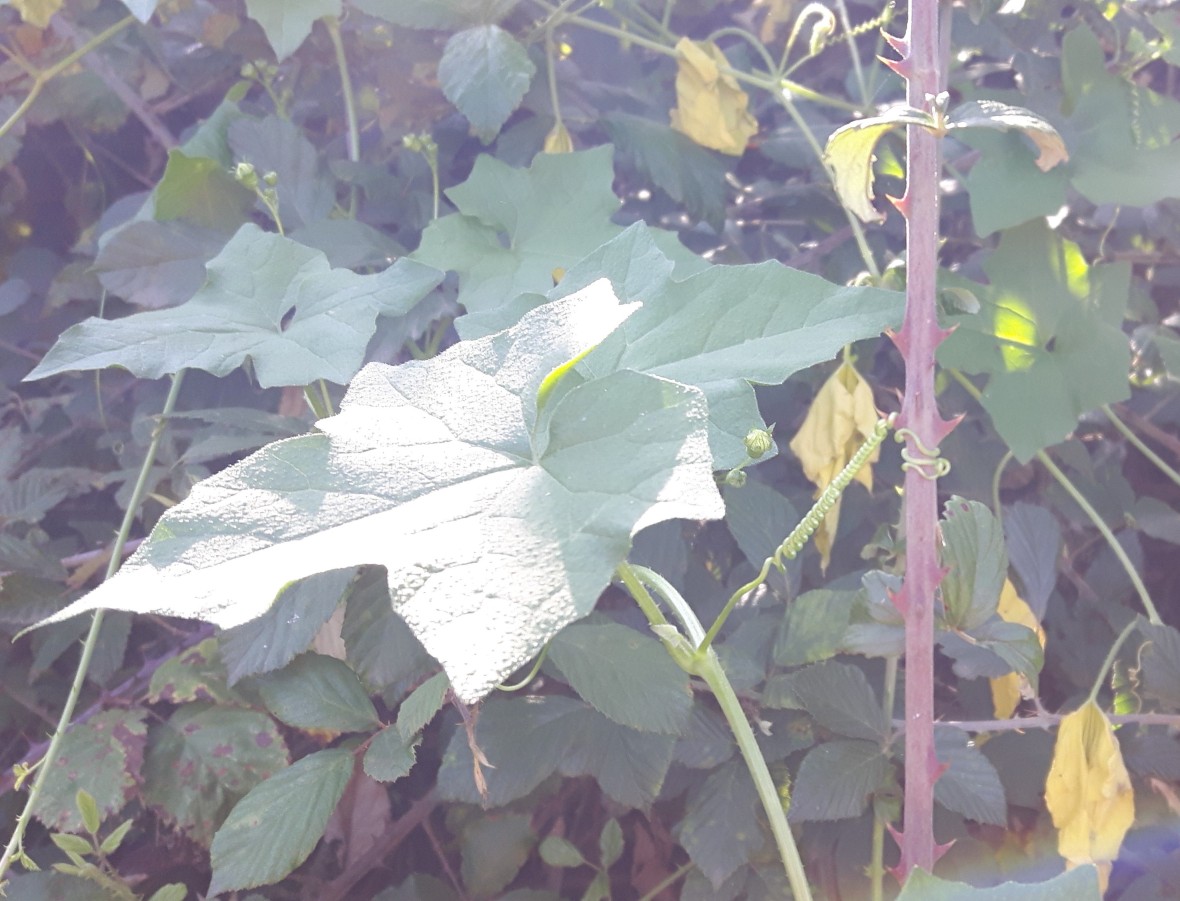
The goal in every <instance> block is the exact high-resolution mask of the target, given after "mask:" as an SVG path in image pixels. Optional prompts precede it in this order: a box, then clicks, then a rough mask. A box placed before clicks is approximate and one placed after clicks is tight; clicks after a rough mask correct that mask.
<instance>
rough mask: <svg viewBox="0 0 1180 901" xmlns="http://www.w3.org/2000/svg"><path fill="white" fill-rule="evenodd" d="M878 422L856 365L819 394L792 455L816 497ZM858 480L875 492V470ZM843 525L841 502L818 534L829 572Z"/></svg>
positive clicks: (868, 470)
mask: <svg viewBox="0 0 1180 901" xmlns="http://www.w3.org/2000/svg"><path fill="white" fill-rule="evenodd" d="M879 418H880V414H879V413H878V412H877V408H876V406H874V404H873V391H872V389H871V388H870V387H869V383H868V382H866V381H865V380H864V378H863V377H862V376H861V374H860V373H859V372H857V370H856V367H855V366H853V365H852V364H851V363H848V362H845V363H842V364H841V365H840V368H839V369H837V370H836V371H835V372H834V373H832V376H831V377H830V378H829V379H828V380H827V381H826V382H824V385H823V387H822V388H820V389H819V393H818V394H817V395H816V396H815V400H814V401H812V403H811V409H810V410H808V411H807V417H806V418H805V419H804V420H803V425H802V426H800V427H799V431H798V432H797V433H796V435H795V437H794V438H792V439H791V451H792V452H793V453H794V454H795V456H796V457H798V458H799V462H800V463H802V464H803V473H804V474H805V475H806V476H807V478H808V479H809V480H811V481H812V482H814V483H815V486H816V487H815V496H816V497H819V496H820V495H821V494H822V493H823V491H824V489H825V488H827V487H828V483H830V482H831V481H832V479H834V478H835V477H836V475H837V474H838V473H839V472H840V470H842V469H843V468H844V467H845V466H846V465H847V464H848V461H849V460H851V459H852V456H853V455H854V454H855V453H856V451H857V450H858V449H859V448H860V446H861V445H862V444H863V443H864V442H865V440H866V439H867V438H868V437H869V436H870V435H872V434H873V430H874V429H875V428H876V426H877V420H878V419H879ZM878 456H880V451H879V450H875V451H873V453H872V455H871V456H870V457H869V462H870V463H875V462H876V460H877V458H878ZM856 481H858V482H860V483H861V484H862V485H864V486H865V488H867V489H869V490H870V491H871V490H872V488H873V471H872V468H871V467H870V466H868V465H866V466H864V467H863V468H862V469H861V470H860V472H858V473H857V474H856ZM839 523H840V502H839V501H837V502H836V506H834V507H833V508H832V509H831V511H830V512H829V513H828V515H827V516H826V517H824V521H823V523H822V524H821V525H820V527H819V529H818V530H817V531H816V533H815V545H816V547H817V548H819V552H820V563H821V565H822V566H823V568H824V569H827V567H828V561H829V560H830V559H831V556H832V544H833V543H834V542H835V540H836V529H837V527H838V526H839Z"/></svg>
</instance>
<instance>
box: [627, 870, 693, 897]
mask: <svg viewBox="0 0 1180 901" xmlns="http://www.w3.org/2000/svg"><path fill="white" fill-rule="evenodd" d="M695 866H696V864H694V863H692V862H691V861H690V862H689V863H686V864H684V865H683V866H682V867H680V868H679V869H677V870H675V871H674V872H672V873H669V874H668V875H667V876H666V877H665V878H664V879H661V880H660V881H659V882H657V883H656V884H655V885H653V886H652V887H651V891H649V892H647V893H646V894H645V895H644V896H643V897H642V898H640V899H639V901H655V899H656V898H658V897H659V896H660V893H661V892H663V891H664V889H666V888H671V887H672V886H674V885H675V884H676V883H677V882H679V881H680V880H681V879H683V878H684V877H685V876H687V875H688V874H689V873H690V872H691V871H692V869H693V867H695Z"/></svg>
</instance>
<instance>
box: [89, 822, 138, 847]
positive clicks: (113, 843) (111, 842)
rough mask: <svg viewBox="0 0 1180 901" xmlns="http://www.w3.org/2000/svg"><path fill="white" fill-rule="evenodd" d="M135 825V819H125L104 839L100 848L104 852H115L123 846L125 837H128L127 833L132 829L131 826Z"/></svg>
mask: <svg viewBox="0 0 1180 901" xmlns="http://www.w3.org/2000/svg"><path fill="white" fill-rule="evenodd" d="M134 825H135V820H133V819H132V820H124V821H123V822H122V823H120V824H119V825H118V826H116V827H115V828H114V829H112V830H111V831H110V833H109V834H108V835H107V837H106V838H104V839H103V840H102V844H100V845H99V846H98V848H99V850H100V851H102V853H103V854H114V853H115V852H116V851H118V850H119V848H120V847H121V846H122V844H123V839H125V838H127V833H129V832H130V831H131V827H132V826H134Z"/></svg>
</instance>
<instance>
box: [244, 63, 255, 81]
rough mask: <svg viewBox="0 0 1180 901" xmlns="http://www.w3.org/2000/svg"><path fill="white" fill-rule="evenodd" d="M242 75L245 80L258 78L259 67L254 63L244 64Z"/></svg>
mask: <svg viewBox="0 0 1180 901" xmlns="http://www.w3.org/2000/svg"><path fill="white" fill-rule="evenodd" d="M241 73H242V77H243V78H257V77H258V67H257V66H255V65H254V63H243V64H242V69H241Z"/></svg>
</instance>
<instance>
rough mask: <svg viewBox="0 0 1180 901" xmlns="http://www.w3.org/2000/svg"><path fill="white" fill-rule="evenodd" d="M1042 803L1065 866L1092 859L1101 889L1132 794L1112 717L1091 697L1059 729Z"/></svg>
mask: <svg viewBox="0 0 1180 901" xmlns="http://www.w3.org/2000/svg"><path fill="white" fill-rule="evenodd" d="M1045 806H1046V807H1048V808H1049V813H1050V814H1052V816H1053V825H1054V826H1055V827H1056V828H1057V853H1059V854H1060V855H1061V856H1062V857H1064V858H1065V860H1066V866H1067V868H1073V867H1075V866H1078V865H1079V864H1085V863H1092V864H1094V865H1095V866H1096V867H1097V868H1098V875H1099V880H1100V882H1101V884H1102V890H1103V891H1105V890H1106V884H1107V880H1108V879H1109V877H1110V868H1111V864H1112V862H1113V861H1114V860H1115V858H1117V857H1118V855H1119V848H1120V847H1121V846H1122V844H1123V836H1125V835H1126V834H1127V830H1128V829H1130V828H1131V823H1132V822H1134V820H1135V795H1134V792H1133V790H1132V788H1131V777H1130V776H1129V775H1128V774H1127V768H1126V766H1125V765H1124V764H1123V755H1122V752H1121V751H1120V750H1119V741H1118V739H1117V738H1115V735H1114V729H1113V728H1112V727H1111V725H1110V720H1108V719H1107V718H1106V714H1104V713H1103V712H1102V711H1101V710H1100V709H1099V707H1098V705H1097V704H1095V703H1094V702H1093V701H1087V702H1086V703H1085V704H1083V705H1082V706H1081V707H1080V708H1078V709H1077V710H1075V711H1074V712H1073V713H1071V714H1069V715H1068V716H1066V717H1065V718H1064V719H1062V721H1061V725H1060V726H1059V727H1058V729H1057V744H1056V746H1055V747H1054V748H1053V763H1052V765H1051V766H1050V767H1049V776H1048V778H1047V779H1046V780H1045Z"/></svg>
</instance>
